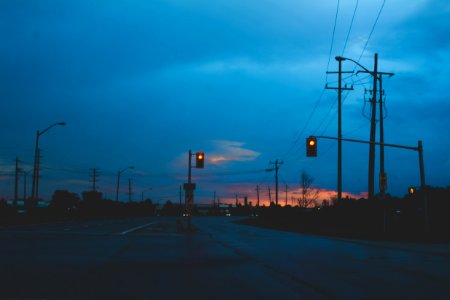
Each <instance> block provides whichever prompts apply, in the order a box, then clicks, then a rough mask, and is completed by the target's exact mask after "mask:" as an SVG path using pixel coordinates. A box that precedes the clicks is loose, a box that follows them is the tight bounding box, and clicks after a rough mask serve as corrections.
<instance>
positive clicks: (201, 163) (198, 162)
mask: <svg viewBox="0 0 450 300" xmlns="http://www.w3.org/2000/svg"><path fill="white" fill-rule="evenodd" d="M195 167H196V168H199V169H203V168H204V167H205V153H204V152H197V153H196V154H195Z"/></svg>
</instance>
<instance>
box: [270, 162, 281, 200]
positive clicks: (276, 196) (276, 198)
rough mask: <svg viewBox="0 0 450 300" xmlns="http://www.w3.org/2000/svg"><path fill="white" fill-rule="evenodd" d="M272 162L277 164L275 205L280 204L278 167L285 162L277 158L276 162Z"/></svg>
mask: <svg viewBox="0 0 450 300" xmlns="http://www.w3.org/2000/svg"><path fill="white" fill-rule="evenodd" d="M270 164H271V165H275V205H276V206H278V169H279V168H280V165H282V164H283V162H282V161H278V159H277V160H276V161H275V162H270Z"/></svg>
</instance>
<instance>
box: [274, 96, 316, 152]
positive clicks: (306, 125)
mask: <svg viewBox="0 0 450 300" xmlns="http://www.w3.org/2000/svg"><path fill="white" fill-rule="evenodd" d="M324 93H325V89H323V90H322V92H321V93H320V96H319V98H317V101H316V104H315V105H314V108H313V110H312V111H311V113H310V114H309V117H308V119H307V120H306V123H305V125H304V126H303V128H302V130H301V131H300V132H299V134H297V137H296V138H295V140H294V142H293V143H292V145H291V147H290V148H289V149H288V151H286V152H285V153H284V154H283V155H282V156H281V158H282V159H284V158H285V157H286V156H287V155H288V154H289V153H290V152H291V151H292V149H294V147H295V145H297V143H298V141H299V140H300V139H301V137H302V136H303V133H304V131H305V130H306V128H307V127H308V125H309V123H310V122H311V119H312V117H313V115H314V113H315V112H316V109H317V107H318V106H319V103H320V101H321V100H322V97H323V94H324Z"/></svg>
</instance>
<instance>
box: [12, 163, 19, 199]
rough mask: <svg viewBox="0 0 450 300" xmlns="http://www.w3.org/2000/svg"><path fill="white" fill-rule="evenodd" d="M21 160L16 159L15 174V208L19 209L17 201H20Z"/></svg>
mask: <svg viewBox="0 0 450 300" xmlns="http://www.w3.org/2000/svg"><path fill="white" fill-rule="evenodd" d="M19 172H20V169H19V158H18V157H16V172H15V181H14V182H15V184H14V204H13V205H14V208H16V207H17V201H18V200H19Z"/></svg>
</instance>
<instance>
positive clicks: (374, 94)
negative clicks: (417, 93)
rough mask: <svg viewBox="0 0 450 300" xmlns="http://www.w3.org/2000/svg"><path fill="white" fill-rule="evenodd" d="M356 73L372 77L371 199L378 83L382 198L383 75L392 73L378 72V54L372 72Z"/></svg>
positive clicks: (384, 177) (370, 193)
mask: <svg viewBox="0 0 450 300" xmlns="http://www.w3.org/2000/svg"><path fill="white" fill-rule="evenodd" d="M358 73H369V74H371V75H372V77H373V90H372V100H371V105H370V107H371V118H370V145H369V176H368V180H369V182H368V193H369V195H368V197H369V199H373V197H374V194H375V183H374V181H375V142H376V141H375V138H376V128H377V127H376V115H377V114H376V108H377V88H378V83H377V81H380V91H379V95H380V98H379V109H380V112H379V115H380V194H381V195H382V196H384V192H385V189H386V186H385V184H384V183H385V182H386V173H385V172H384V122H383V84H382V81H383V78H382V77H383V75H387V76H389V77H392V76H393V75H394V73H389V72H379V71H378V53H375V57H374V67H373V72H371V71H368V70H365V71H358Z"/></svg>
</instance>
